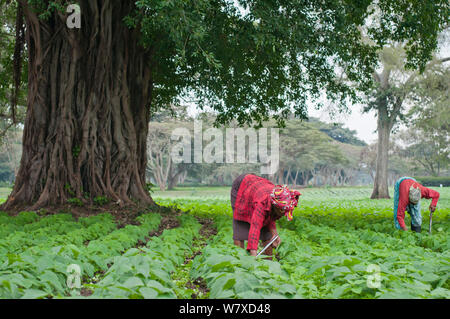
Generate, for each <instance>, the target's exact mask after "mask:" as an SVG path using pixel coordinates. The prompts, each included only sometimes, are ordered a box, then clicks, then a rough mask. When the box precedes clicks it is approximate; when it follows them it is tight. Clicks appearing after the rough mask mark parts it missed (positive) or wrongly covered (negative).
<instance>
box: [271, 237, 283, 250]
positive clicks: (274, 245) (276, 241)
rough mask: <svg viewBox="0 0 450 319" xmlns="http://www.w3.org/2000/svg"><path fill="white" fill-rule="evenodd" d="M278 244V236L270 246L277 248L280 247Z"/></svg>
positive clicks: (279, 241)
mask: <svg viewBox="0 0 450 319" xmlns="http://www.w3.org/2000/svg"><path fill="white" fill-rule="evenodd" d="M275 236H276V235H275ZM280 244H281V237H280V236H278V238H277V239H276V240H275V241H274V242H273V244H272V246H273V247H274V248H277V247H278V246H280Z"/></svg>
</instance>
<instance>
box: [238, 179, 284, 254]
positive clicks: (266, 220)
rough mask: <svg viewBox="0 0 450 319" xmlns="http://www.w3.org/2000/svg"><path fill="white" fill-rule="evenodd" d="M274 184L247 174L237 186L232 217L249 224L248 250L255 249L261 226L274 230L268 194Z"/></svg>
mask: <svg viewBox="0 0 450 319" xmlns="http://www.w3.org/2000/svg"><path fill="white" fill-rule="evenodd" d="M274 187H275V185H274V184H273V183H272V182H270V181H269V180H267V179H265V178H262V177H259V176H256V175H250V174H249V175H247V176H246V177H245V178H244V179H243V180H242V182H241V185H240V186H239V191H238V194H237V197H236V203H235V208H234V214H233V218H234V219H236V220H240V221H244V222H247V223H249V224H250V231H249V233H248V244H247V249H248V250H257V249H258V242H259V235H260V232H261V228H262V227H264V226H268V227H269V229H275V230H276V224H275V221H276V219H272V218H271V216H270V211H271V210H272V203H271V200H270V195H271V194H272V192H273V189H274Z"/></svg>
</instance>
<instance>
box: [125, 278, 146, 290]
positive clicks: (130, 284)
mask: <svg viewBox="0 0 450 319" xmlns="http://www.w3.org/2000/svg"><path fill="white" fill-rule="evenodd" d="M141 286H144V283H143V282H142V280H141V279H139V278H138V277H131V278H128V279H127V280H126V281H125V282H124V283H123V284H122V287H126V288H135V287H141Z"/></svg>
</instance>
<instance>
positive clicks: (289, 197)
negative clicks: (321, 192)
mask: <svg viewBox="0 0 450 319" xmlns="http://www.w3.org/2000/svg"><path fill="white" fill-rule="evenodd" d="M301 195H302V194H300V192H298V191H295V190H294V191H291V190H290V189H289V188H287V186H281V185H277V186H275V188H274V189H273V192H272V195H271V200H272V204H273V205H275V206H277V207H279V208H281V209H282V210H283V211H284V214H285V216H286V217H287V219H288V220H289V221H291V220H292V219H293V216H292V213H293V211H294V208H295V207H297V205H298V199H299V197H300V196H301Z"/></svg>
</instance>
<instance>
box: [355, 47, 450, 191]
mask: <svg viewBox="0 0 450 319" xmlns="http://www.w3.org/2000/svg"><path fill="white" fill-rule="evenodd" d="M380 60H381V64H382V70H381V72H374V74H373V76H374V79H375V86H374V89H373V91H372V92H371V93H370V94H369V96H368V98H369V100H368V103H367V107H366V108H365V110H364V111H366V112H367V111H369V110H376V112H377V131H378V143H377V145H378V149H377V161H376V175H375V181H374V189H373V192H372V196H371V198H372V199H378V198H389V189H388V159H389V141H390V136H391V133H392V131H393V129H394V128H395V127H396V125H398V123H400V121H402V120H405V119H406V114H407V112H408V105H410V102H411V100H412V99H413V98H414V96H415V93H414V91H415V90H414V87H415V82H416V81H417V79H418V77H419V75H420V72H418V71H411V70H408V69H407V64H406V63H405V61H406V52H405V51H404V46H403V45H400V44H398V45H393V46H389V47H385V48H384V49H383V51H382V52H381V54H380ZM446 61H447V59H435V60H433V61H432V62H430V63H429V64H428V65H426V66H425V67H424V70H427V69H429V68H432V66H433V65H435V64H439V63H444V62H446Z"/></svg>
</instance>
